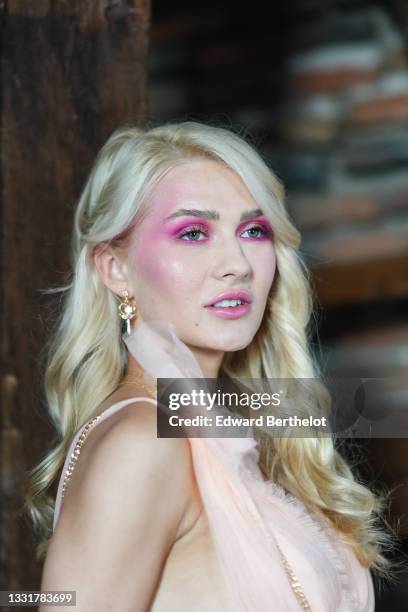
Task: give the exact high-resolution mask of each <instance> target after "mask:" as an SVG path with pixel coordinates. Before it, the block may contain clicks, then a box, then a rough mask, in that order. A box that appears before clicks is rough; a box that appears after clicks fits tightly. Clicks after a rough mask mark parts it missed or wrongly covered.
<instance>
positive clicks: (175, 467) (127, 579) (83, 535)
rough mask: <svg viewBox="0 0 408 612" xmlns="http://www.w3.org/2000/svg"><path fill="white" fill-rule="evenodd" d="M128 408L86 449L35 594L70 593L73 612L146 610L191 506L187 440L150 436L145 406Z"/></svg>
mask: <svg viewBox="0 0 408 612" xmlns="http://www.w3.org/2000/svg"><path fill="white" fill-rule="evenodd" d="M129 408H130V406H129ZM131 408H132V409H133V410H132V409H131V410H126V409H125V410H126V413H125V414H124V415H122V416H123V418H120V419H117V420H116V421H115V422H114V423H113V425H112V426H110V427H109V428H108V429H106V430H105V432H104V433H103V435H102V436H99V438H97V439H96V443H94V444H93V446H92V453H89V452H88V454H87V455H86V456H83V454H84V455H85V452H84V451H85V449H86V446H87V445H86V444H85V445H84V447H83V450H82V452H81V457H80V458H81V459H82V461H83V464H82V468H83V469H82V473H81V478H80V480H77V482H76V486H75V487H74V488H73V490H72V491H70V487H69V488H68V490H67V494H66V496H65V499H64V504H63V509H62V512H61V515H60V517H59V520H58V523H57V526H56V530H55V532H54V534H53V537H52V540H51V542H50V545H49V549H48V553H47V558H46V561H45V564H44V571H43V579H42V584H41V590H42V591H46V590H74V591H76V608H75V610H76V611H77V612H89V610H98V612H104V611H107V610H121V611H122V612H126V611H128V612H130V611H132V612H145V611H147V610H149V608H150V605H151V602H152V599H153V597H154V594H155V590H156V587H157V584H158V581H159V578H160V573H161V570H162V567H163V564H164V561H165V559H166V556H167V554H168V552H169V549H170V547H171V545H172V543H173V542H174V540H175V538H176V534H177V530H178V527H179V525H180V522H181V520H182V517H183V514H184V512H185V510H186V508H187V506H188V503H189V499H190V491H191V455H190V449H189V443H188V441H187V440H186V439H180V438H179V439H166V438H159V439H158V438H156V414H155V410H152V406H151V404H148V403H147V402H146V403H142V402H140V403H137V404H135V405H131ZM102 425H103V424H101V425H100V426H99V427H101V426H102ZM95 431H96V430H95ZM94 442H95V441H94ZM78 461H79V460H78ZM77 467H78V466H77ZM74 475H75V472H74ZM71 484H72V483H70V485H71ZM60 609H63V610H70V609H71V608H68V607H63V608H60ZM46 610H48V608H45V607H40V608H39V612H46Z"/></svg>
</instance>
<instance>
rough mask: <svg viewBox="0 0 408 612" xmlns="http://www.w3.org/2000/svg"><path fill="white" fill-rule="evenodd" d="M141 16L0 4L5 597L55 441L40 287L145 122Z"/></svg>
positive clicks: (39, 0) (43, 1) (26, 573)
mask: <svg viewBox="0 0 408 612" xmlns="http://www.w3.org/2000/svg"><path fill="white" fill-rule="evenodd" d="M149 19H150V9H149V1H148V0H107V1H102V0H53V1H51V0H36V1H35V2H32V1H30V0H8V2H7V3H5V2H3V1H1V0H0V30H1V34H2V47H1V55H2V57H1V70H2V72H1V94H0V95H1V107H0V113H1V131H0V214H1V217H0V221H1V223H0V248H1V254H0V382H1V386H0V389H1V393H0V402H1V404H0V444H1V446H0V461H1V464H0V477H1V479H2V480H1V482H0V499H1V500H2V503H1V502H0V504H1V505H0V589H1V590H7V589H9V590H12V589H22V590H24V589H25V590H30V589H39V583H40V577H41V567H40V565H39V564H38V563H36V562H35V560H34V550H33V540H32V536H31V532H30V525H29V523H28V521H27V520H24V519H23V518H22V517H21V515H20V514H19V509H20V508H21V506H22V504H23V499H22V481H23V475H24V470H28V469H31V468H32V467H33V465H34V464H35V463H36V462H38V461H39V459H40V457H42V456H43V453H44V452H45V448H46V446H47V444H49V443H50V442H51V435H52V429H51V427H50V424H49V422H48V419H47V414H46V411H45V409H44V407H43V405H42V403H41V386H40V380H39V363H38V356H39V351H40V349H41V347H42V346H43V343H44V339H45V337H46V333H47V316H46V313H45V310H44V308H45V300H44V297H43V296H42V294H41V293H40V290H41V289H44V288H48V287H50V286H58V285H61V284H64V282H65V281H66V277H65V273H66V271H67V269H68V261H69V260H68V255H69V244H70V234H71V226H72V218H73V207H74V204H75V202H76V200H77V198H78V196H79V193H80V191H81V187H82V185H83V183H84V181H85V178H86V176H87V174H88V172H89V170H90V167H91V165H92V162H93V160H94V157H95V154H96V152H97V150H98V149H99V147H100V146H101V145H102V143H103V142H104V141H105V140H106V138H107V137H108V136H109V135H110V134H111V133H112V131H113V130H114V129H116V128H117V127H118V126H119V125H121V124H123V123H130V122H131V123H133V124H136V125H137V124H140V123H141V122H142V121H143V119H144V113H145V99H146V73H147V66H146V57H147V39H148V27H149ZM48 300H49V298H48ZM10 609H11V608H10ZM12 609H13V610H16V609H17V608H15V607H13V608H12Z"/></svg>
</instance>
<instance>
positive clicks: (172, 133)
mask: <svg viewBox="0 0 408 612" xmlns="http://www.w3.org/2000/svg"><path fill="white" fill-rule="evenodd" d="M195 158H206V159H212V160H216V161H218V162H221V163H224V164H226V165H227V166H228V167H229V168H231V169H232V170H233V171H234V172H236V174H237V175H239V176H240V177H241V178H242V180H243V181H244V183H245V184H246V186H247V188H248V190H249V191H250V193H251V194H252V195H253V197H254V199H255V200H256V201H257V203H258V204H259V206H260V207H261V208H262V210H263V212H264V213H265V215H266V216H267V217H268V218H269V220H270V222H271V224H272V227H273V228H274V246H275V250H276V259H277V270H276V275H275V279H274V282H273V286H272V290H271V294H270V298H269V299H268V302H267V308H266V311H265V314H264V319H263V321H262V324H261V326H260V328H259V330H258V332H257V334H256V336H255V337H254V339H253V341H252V342H251V344H250V345H249V346H248V347H247V348H245V349H243V350H241V351H238V352H236V353H229V354H226V355H225V357H224V360H223V363H222V368H221V370H222V372H225V373H226V374H227V375H228V376H231V377H233V378H237V379H239V378H240V377H247V378H262V377H267V378H286V379H291V378H294V379H299V378H314V377H318V376H319V375H320V371H319V368H318V365H317V363H316V362H315V359H314V358H313V356H312V354H311V351H310V348H309V344H310V333H311V332H310V326H309V323H310V322H311V320H312V317H311V315H312V312H313V310H312V305H313V302H312V293H311V290H310V282H309V276H308V271H307V269H306V267H305V265H304V263H303V262H302V259H301V257H300V255H299V252H298V246H299V243H300V235H299V232H298V231H297V229H296V228H295V227H294V226H293V224H292V223H291V221H290V218H289V216H288V213H287V211H286V209H285V206H284V203H283V201H284V189H283V187H282V184H281V182H280V181H279V180H278V178H277V177H276V176H275V174H274V173H273V172H272V171H271V170H270V169H269V168H268V166H267V165H266V163H265V162H264V161H263V160H262V158H261V156H260V155H259V154H258V153H257V151H256V150H255V148H254V147H253V146H252V145H251V144H250V143H249V142H247V141H246V140H245V139H243V138H242V137H240V136H239V135H237V134H235V133H234V132H232V131H231V130H229V129H225V128H222V127H215V126H211V125H204V124H201V123H198V122H194V121H186V122H182V123H176V124H166V125H163V126H158V127H157V126H156V127H152V128H150V129H148V128H146V129H140V128H136V127H128V126H125V127H122V128H120V129H118V130H117V131H115V132H114V133H113V134H112V136H111V137H110V138H109V139H108V141H107V142H106V143H105V145H104V146H103V147H102V149H101V150H100V152H99V153H98V155H97V158H96V161H95V164H94V166H93V169H92V171H91V173H90V176H89V178H88V181H87V183H86V185H85V187H84V189H83V192H82V195H81V197H80V200H79V203H78V206H77V209H76V212H75V223H74V233H73V243H72V265H73V272H72V279H71V282H70V283H69V284H68V285H67V286H65V287H60V288H58V289H56V290H55V289H54V290H51V291H62V292H64V293H65V300H64V307H63V313H62V316H61V318H60V321H59V322H58V324H57V326H56V328H55V330H54V332H53V334H52V336H51V338H50V340H49V342H48V344H47V347H46V349H47V363H46V369H45V376H44V391H45V397H46V401H47V404H48V410H49V414H50V417H51V419H52V422H53V424H54V426H55V428H56V430H57V435H58V440H59V441H58V442H57V444H56V445H55V446H54V448H52V449H51V450H49V452H47V454H46V455H45V457H44V458H43V460H42V461H41V462H40V463H39V465H38V466H36V467H35V468H34V469H33V470H32V471H31V472H29V474H28V477H27V487H26V509H27V511H28V512H29V514H30V517H31V519H32V521H33V523H34V531H35V533H36V535H37V548H36V553H37V559H38V560H39V559H41V558H42V557H43V556H45V553H46V551H47V548H48V544H49V540H50V536H51V535H52V521H53V513H54V503H55V502H54V500H53V499H52V498H51V497H50V495H49V494H47V491H48V490H49V488H50V487H51V485H52V484H53V483H55V481H56V479H57V477H58V476H59V474H60V470H61V467H62V465H63V463H64V460H65V457H66V453H67V451H68V447H69V445H70V443H71V441H72V438H73V436H74V434H75V432H76V431H77V430H78V428H79V427H80V426H82V425H83V424H84V423H85V422H86V421H88V420H89V419H90V418H92V417H93V416H95V414H96V411H97V410H98V406H99V405H100V404H101V402H102V401H103V400H105V399H106V397H108V396H109V395H110V394H111V393H112V392H113V391H114V390H115V389H116V388H117V387H118V385H119V384H120V382H121V380H122V378H123V377H124V374H125V372H126V364H127V352H126V347H125V346H124V343H123V342H121V335H122V329H121V325H120V319H119V317H118V314H117V298H116V297H115V296H114V294H113V293H112V292H111V291H110V290H109V289H108V288H107V287H106V286H105V285H104V283H103V282H102V280H101V277H100V275H99V273H98V272H97V270H96V268H95V265H94V260H93V256H92V254H93V250H94V248H95V247H96V246H97V245H100V244H109V245H113V246H117V247H120V248H126V244H127V242H126V241H127V238H128V237H129V235H130V234H131V232H132V230H133V229H134V228H136V227H137V225H138V224H139V223H140V221H141V220H142V219H143V215H144V214H145V212H146V211H147V210H148V208H149V198H148V196H149V192H150V191H151V190H152V189H153V188H154V187H155V185H157V183H158V181H159V180H160V179H161V177H162V176H163V175H164V174H165V173H166V172H167V171H168V170H169V169H170V168H172V167H174V166H176V165H178V164H184V163H187V162H189V161H191V160H192V159H195ZM90 313H92V316H90ZM260 466H261V469H262V470H263V472H264V473H265V475H266V476H267V477H268V478H270V479H271V480H273V481H275V482H278V483H279V484H281V485H282V486H283V487H284V488H285V489H286V490H287V491H288V492H289V493H291V494H292V495H294V496H295V497H297V498H298V499H300V500H302V501H303V502H304V503H305V505H306V506H307V507H308V508H309V509H310V510H311V511H312V512H317V513H320V514H322V515H324V516H325V517H326V518H327V519H328V520H329V521H330V522H331V524H332V525H333V526H334V527H335V529H336V530H337V531H338V533H339V534H340V536H341V538H342V539H343V540H344V541H345V542H346V543H348V544H350V545H351V547H352V549H353V550H354V552H355V554H356V556H357V558H358V559H359V560H360V562H361V563H362V564H363V565H364V566H366V567H370V568H372V569H373V570H375V571H376V573H378V575H379V576H387V575H389V569H390V562H389V561H388V559H387V558H386V556H385V555H384V551H385V549H387V547H389V544H390V541H391V539H390V538H391V536H390V535H389V534H388V532H387V530H385V529H384V527H383V526H382V525H381V521H380V517H381V514H382V512H383V510H384V506H385V497H384V496H382V495H381V496H380V495H377V494H374V493H373V492H372V491H370V490H369V489H368V488H366V486H364V485H363V484H362V483H360V482H358V480H357V479H356V477H355V476H354V475H353V473H352V471H351V469H350V467H349V465H348V463H347V462H346V461H345V459H344V458H342V456H341V455H340V454H339V452H338V450H336V448H335V444H334V441H333V439H332V438H331V437H325V438H317V437H313V438H290V437H289V438H272V439H267V440H266V441H265V439H264V438H263V439H262V440H260Z"/></svg>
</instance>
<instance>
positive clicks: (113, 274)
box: [93, 244, 130, 295]
mask: <svg viewBox="0 0 408 612" xmlns="http://www.w3.org/2000/svg"><path fill="white" fill-rule="evenodd" d="M93 258H94V262H95V267H96V269H97V271H98V273H99V275H100V277H101V279H102V282H103V283H104V285H106V287H108V288H109V289H110V290H111V291H113V292H114V293H116V295H120V294H121V292H122V291H123V290H124V289H127V290H128V291H129V287H130V285H129V277H128V273H127V263H126V260H125V257H124V256H123V255H119V253H118V251H117V250H114V249H113V248H112V247H110V246H106V245H104V244H98V245H97V246H96V247H94V249H93Z"/></svg>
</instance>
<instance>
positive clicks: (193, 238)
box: [179, 227, 206, 242]
mask: <svg viewBox="0 0 408 612" xmlns="http://www.w3.org/2000/svg"><path fill="white" fill-rule="evenodd" d="M198 234H203V236H206V234H205V232H203V230H202V229H201V228H200V227H192V228H191V229H189V230H187V231H185V232H183V233H182V234H180V236H179V238H180V239H181V240H187V241H188V242H201V241H200V240H199V238H197V235H198ZM186 236H187V238H186ZM190 237H191V238H190Z"/></svg>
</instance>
